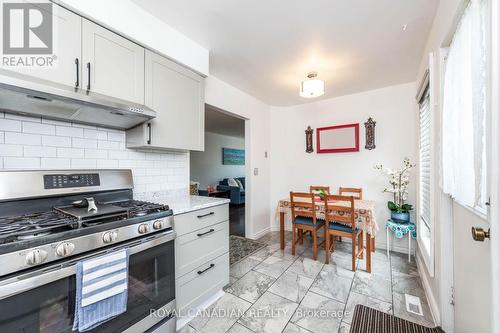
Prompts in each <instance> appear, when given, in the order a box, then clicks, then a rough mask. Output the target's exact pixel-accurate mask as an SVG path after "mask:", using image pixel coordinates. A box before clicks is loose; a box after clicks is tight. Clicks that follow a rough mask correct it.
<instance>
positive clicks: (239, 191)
mask: <svg viewBox="0 0 500 333" xmlns="http://www.w3.org/2000/svg"><path fill="white" fill-rule="evenodd" d="M234 179H238V180H239V181H240V182H241V184H242V185H243V188H240V187H239V186H229V185H228V183H227V180H228V178H224V179H223V180H221V181H220V182H219V185H217V190H218V191H229V193H230V195H229V198H230V199H231V204H233V205H241V204H244V203H245V187H246V186H245V177H238V178H234Z"/></svg>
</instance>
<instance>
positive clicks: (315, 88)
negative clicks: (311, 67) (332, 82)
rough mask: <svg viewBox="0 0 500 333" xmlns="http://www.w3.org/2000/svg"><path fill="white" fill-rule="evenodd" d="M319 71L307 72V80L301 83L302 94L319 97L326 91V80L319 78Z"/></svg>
mask: <svg viewBox="0 0 500 333" xmlns="http://www.w3.org/2000/svg"><path fill="white" fill-rule="evenodd" d="M317 76H318V73H316V72H311V73H309V74H307V80H304V81H302V82H301V83H300V96H301V97H304V98H314V97H319V96H321V95H323V94H324V93H325V81H323V80H318V79H316V77H317Z"/></svg>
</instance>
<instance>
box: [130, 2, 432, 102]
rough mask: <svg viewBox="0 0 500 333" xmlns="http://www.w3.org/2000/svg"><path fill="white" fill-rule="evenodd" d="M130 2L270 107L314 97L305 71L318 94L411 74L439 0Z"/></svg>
mask: <svg viewBox="0 0 500 333" xmlns="http://www.w3.org/2000/svg"><path fill="white" fill-rule="evenodd" d="M133 1H134V2H135V3H137V4H138V5H140V6H142V7H143V8H145V9H146V10H147V11H149V12H150V13H151V14H153V15H155V16H157V17H158V18H160V19H161V20H163V21H164V22H165V23H167V24H168V25H170V26H171V27H173V28H174V29H176V30H178V31H179V32H181V33H183V34H184V35H186V36H187V37H189V38H191V39H192V40H194V41H195V42H197V43H198V44H200V45H202V46H204V47H206V48H207V49H208V50H209V51H210V73H211V74H213V75H215V76H217V77H218V78H220V79H222V80H224V81H226V82H227V83H229V84H231V85H233V86H235V87H237V88H239V89H241V90H243V91H245V92H247V93H249V94H251V95H253V96H255V97H257V98H259V99H261V100H262V101H264V102H266V103H268V104H270V105H276V106H278V105H279V106H285V105H294V104H300V103H306V102H310V101H312V100H308V99H303V98H301V97H299V95H298V89H299V82H300V81H301V80H302V79H303V78H305V76H306V74H307V72H309V71H317V72H318V73H319V75H318V77H319V78H321V79H323V80H325V81H326V89H325V90H326V92H325V95H324V96H322V97H320V98H329V97H335V96H341V95H346V94H351V93H355V92H360V91H366V90H370V89H375V88H380V87H384V86H388V85H393V84H399V83H404V82H410V81H413V80H415V77H416V73H417V67H418V65H419V63H420V60H421V59H422V56H423V54H422V53H423V49H424V46H425V41H426V40H427V35H428V33H429V31H430V27H431V25H432V20H433V18H434V14H435V10H436V7H437V2H438V0H260V1H248V0H246V1H244V0H197V1H193V0H191V1H186V0H162V1H158V0H133ZM403 25H407V28H406V30H405V31H403ZM158 33H161V32H158ZM313 100H314V101H316V100H318V99H313Z"/></svg>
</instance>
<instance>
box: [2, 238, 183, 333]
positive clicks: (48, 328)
mask: <svg viewBox="0 0 500 333" xmlns="http://www.w3.org/2000/svg"><path fill="white" fill-rule="evenodd" d="M174 238H175V232H174V231H169V232H165V233H161V234H156V235H154V236H152V237H149V238H146V239H142V240H140V241H134V242H129V243H125V244H120V245H118V246H116V247H113V248H111V249H108V250H105V251H99V252H96V253H93V254H92V255H87V256H84V257H80V258H77V259H75V260H72V261H70V262H67V263H64V264H63V265H58V266H57V265H55V266H50V267H48V268H45V269H41V270H38V271H35V272H30V273H26V274H24V275H21V276H17V277H14V278H10V279H8V280H5V281H1V282H0V332H23V333H42V332H43V333H53V332H61V333H62V332H68V333H69V332H72V326H73V319H74V312H75V289H76V287H75V269H76V262H78V260H82V259H87V258H91V257H94V256H99V255H102V254H105V253H109V252H111V251H114V250H119V249H123V248H128V249H129V253H130V258H129V284H128V302H127V311H126V312H125V313H123V314H121V315H119V316H117V317H116V318H113V319H112V320H110V321H108V322H106V323H104V324H102V325H100V326H98V327H96V328H95V329H93V330H91V331H88V332H92V333H96V332H123V331H127V332H145V331H147V330H148V329H149V328H151V327H153V326H155V327H158V326H163V325H164V324H163V323H162V322H166V321H169V323H168V325H165V327H167V326H168V327H172V326H173V327H175V325H172V321H175V318H173V319H170V317H169V316H168V315H166V316H165V314H166V313H169V312H170V310H174V308H175V271H174V260H175V259H174V258H175V256H174ZM155 311H156V312H155ZM152 313H155V314H156V315H150V314H152ZM172 332H175V330H173V331H172Z"/></svg>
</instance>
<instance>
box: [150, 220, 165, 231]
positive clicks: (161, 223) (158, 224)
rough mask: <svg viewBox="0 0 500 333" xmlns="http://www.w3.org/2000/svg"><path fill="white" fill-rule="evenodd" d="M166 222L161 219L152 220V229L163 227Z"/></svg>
mask: <svg viewBox="0 0 500 333" xmlns="http://www.w3.org/2000/svg"><path fill="white" fill-rule="evenodd" d="M165 226H166V223H165V221H163V220H156V221H154V222H153V229H155V230H159V229H163V228H165Z"/></svg>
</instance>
